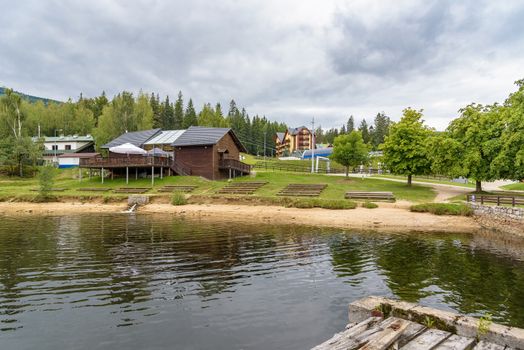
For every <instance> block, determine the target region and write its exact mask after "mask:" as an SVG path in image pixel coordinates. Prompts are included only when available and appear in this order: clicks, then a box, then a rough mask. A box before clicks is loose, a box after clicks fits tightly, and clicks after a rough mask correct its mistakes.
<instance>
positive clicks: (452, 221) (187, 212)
mask: <svg viewBox="0 0 524 350" xmlns="http://www.w3.org/2000/svg"><path fill="white" fill-rule="evenodd" d="M126 209H127V204H126V203H124V202H122V203H109V204H103V203H80V202H54V203H27V202H1V203H0V214H7V215H34V214H36V215H58V214H60V215H63V214H93V213H122V212H123V211H125V210H126ZM137 212H138V213H147V214H171V215H174V216H176V217H180V218H188V219H199V220H210V221H228V222H235V223H246V222H248V223H262V224H274V225H284V224H296V225H306V226H318V227H333V228H343V229H361V230H387V231H388V232H446V233H474V232H475V231H479V230H480V229H481V225H480V224H479V223H478V222H476V221H475V220H474V219H473V218H471V217H464V216H448V215H442V216H438V215H433V214H429V213H413V212H410V211H409V210H408V209H405V208H399V207H393V206H380V207H378V208H376V209H366V208H361V207H358V208H356V209H344V210H330V209H321V208H312V209H299V208H284V207H280V206H269V205H257V206H253V205H239V204H187V205H182V206H173V205H171V204H167V203H150V204H147V205H145V206H142V207H139V209H138V211H137Z"/></svg>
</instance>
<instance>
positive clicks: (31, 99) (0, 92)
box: [0, 86, 62, 104]
mask: <svg viewBox="0 0 524 350" xmlns="http://www.w3.org/2000/svg"><path fill="white" fill-rule="evenodd" d="M5 89H6V88H5V87H1V86H0V96H2V95H4V94H5V93H4V91H5ZM15 92H16V93H17V94H19V95H20V96H22V98H23V99H25V100H27V101H29V102H32V103H34V102H38V101H42V102H44V103H45V104H48V103H49V102H55V103H62V102H60V101H56V100H52V99H49V98H44V97H38V96H32V95H26V94H24V93H23V92H19V91H15Z"/></svg>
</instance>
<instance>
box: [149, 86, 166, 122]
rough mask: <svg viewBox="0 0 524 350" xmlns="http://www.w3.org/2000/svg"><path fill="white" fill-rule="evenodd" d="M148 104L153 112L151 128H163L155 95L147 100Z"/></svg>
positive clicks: (158, 102)
mask: <svg viewBox="0 0 524 350" xmlns="http://www.w3.org/2000/svg"><path fill="white" fill-rule="evenodd" d="M149 104H150V105H151V109H152V110H153V128H163V127H164V121H163V120H162V113H161V108H160V101H159V98H158V97H157V96H155V94H153V93H152V94H151V97H150V98H149Z"/></svg>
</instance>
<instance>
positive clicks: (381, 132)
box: [371, 112, 391, 150]
mask: <svg viewBox="0 0 524 350" xmlns="http://www.w3.org/2000/svg"><path fill="white" fill-rule="evenodd" d="M390 125H391V120H390V119H389V117H387V116H386V115H385V114H384V112H382V113H378V114H377V116H376V117H375V126H374V132H373V136H372V139H371V143H372V146H373V149H374V150H377V149H378V146H379V145H380V144H383V143H384V140H385V138H386V136H387V135H388V133H389V127H390Z"/></svg>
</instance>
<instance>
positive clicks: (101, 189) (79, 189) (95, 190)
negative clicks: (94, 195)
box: [77, 187, 111, 192]
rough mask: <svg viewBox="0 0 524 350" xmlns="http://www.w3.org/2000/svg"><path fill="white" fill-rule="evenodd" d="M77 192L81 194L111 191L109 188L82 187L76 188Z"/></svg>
mask: <svg viewBox="0 0 524 350" xmlns="http://www.w3.org/2000/svg"><path fill="white" fill-rule="evenodd" d="M77 191H82V192H107V191H111V188H109V187H84V188H78V189H77Z"/></svg>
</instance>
